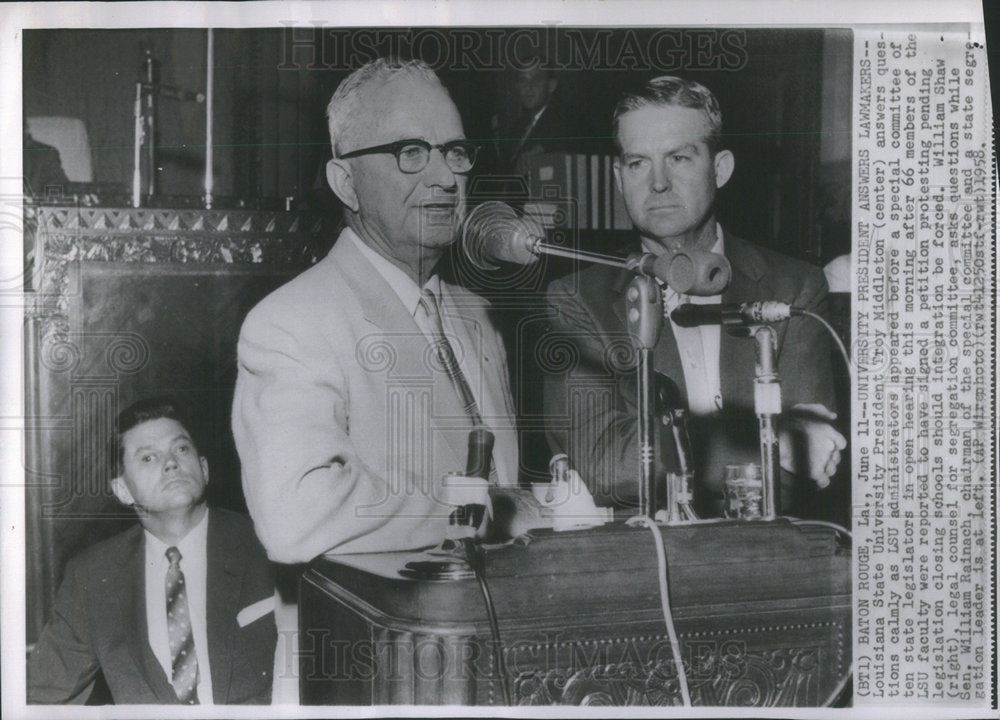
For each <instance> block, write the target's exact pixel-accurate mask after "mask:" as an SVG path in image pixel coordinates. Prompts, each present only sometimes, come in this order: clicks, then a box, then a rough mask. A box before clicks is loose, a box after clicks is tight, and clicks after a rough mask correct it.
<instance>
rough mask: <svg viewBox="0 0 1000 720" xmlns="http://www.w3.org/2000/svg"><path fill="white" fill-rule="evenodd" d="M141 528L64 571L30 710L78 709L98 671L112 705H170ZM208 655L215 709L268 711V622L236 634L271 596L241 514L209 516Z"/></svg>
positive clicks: (34, 664)
mask: <svg viewBox="0 0 1000 720" xmlns="http://www.w3.org/2000/svg"><path fill="white" fill-rule="evenodd" d="M144 563H145V543H144V534H143V529H142V526H140V525H136V526H135V527H132V528H129V529H128V530H126V531H125V532H123V533H120V534H119V535H116V536H114V537H112V538H109V539H108V540H105V541H103V542H100V543H98V544H96V545H94V546H93V547H90V548H88V549H87V550H84V551H83V552H82V553H80V554H79V555H77V556H76V557H74V558H73V559H71V560H70V561H69V563H67V565H66V572H65V575H64V577H63V582H62V585H61V586H60V587H59V592H58V594H57V595H56V602H55V606H54V608H53V611H52V618H51V619H50V620H49V622H48V624H47V625H46V626H45V628H44V629H43V630H42V634H41V636H40V637H39V640H38V643H37V644H36V646H35V650H34V652H33V653H32V655H31V659H30V662H29V667H28V702H29V703H49V704H52V703H68V702H71V703H83V702H86V700H87V698H88V696H89V695H90V691H91V689H92V688H93V686H94V683H95V679H96V677H97V673H98V671H100V672H102V673H103V675H104V679H105V681H106V682H107V685H108V687H109V688H110V690H111V695H112V697H113V698H114V702H115V703H116V704H126V703H142V704H176V703H178V700H177V695H176V694H175V693H174V689H173V687H172V686H171V685H170V680H169V678H168V677H167V675H166V673H164V671H163V667H162V666H161V665H160V663H159V662H158V661H157V659H156V656H155V655H154V654H153V651H152V649H151V648H150V647H149V640H148V634H147V628H148V626H147V623H146V586H145V572H144ZM207 579H208V582H207V588H208V605H207V608H206V613H207V619H206V623H207V634H208V655H209V662H210V663H211V666H212V695H213V697H214V701H215V702H216V703H270V701H271V675H272V672H273V668H274V648H275V643H276V642H277V634H276V630H275V624H274V613H273V611H272V612H267V613H264V614H263V615H261V616H259V617H256V618H254V619H252V620H250V621H248V622H246V623H245V626H244V627H239V625H240V623H239V622H238V621H237V615H238V614H239V612H240V611H241V610H243V609H244V608H247V607H249V606H251V605H254V603H258V602H260V601H262V600H267V599H268V598H273V596H274V577H273V571H272V568H271V564H270V563H269V562H268V561H267V558H266V556H265V555H264V551H263V548H261V546H260V543H259V542H258V541H257V538H256V536H255V535H254V532H253V527H252V525H251V524H250V522H249V520H247V519H246V518H245V517H243V516H242V515H238V514H236V513H231V512H227V511H225V510H216V509H211V510H209V516H208V578H207Z"/></svg>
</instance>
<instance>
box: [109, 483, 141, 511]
mask: <svg viewBox="0 0 1000 720" xmlns="http://www.w3.org/2000/svg"><path fill="white" fill-rule="evenodd" d="M111 492H113V493H114V494H115V497H116V498H118V502H120V503H121V504H122V505H125V506H127V507H132V506H133V505H134V504H135V498H133V497H132V493H131V492H129V489H128V486H127V485H126V484H125V479H124V478H123V477H122V476H121V475H119V476H118V477H116V478H112V480H111Z"/></svg>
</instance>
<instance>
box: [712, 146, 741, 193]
mask: <svg viewBox="0 0 1000 720" xmlns="http://www.w3.org/2000/svg"><path fill="white" fill-rule="evenodd" d="M735 168H736V158H735V157H734V156H733V154H732V153H731V152H730V151H729V150H719V152H717V153H715V187H716V188H721V187H722V186H723V185H725V184H726V183H727V182H729V178H731V177H732V176H733V170H734V169H735Z"/></svg>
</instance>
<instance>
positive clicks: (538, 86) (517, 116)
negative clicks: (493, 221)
mask: <svg viewBox="0 0 1000 720" xmlns="http://www.w3.org/2000/svg"><path fill="white" fill-rule="evenodd" d="M511 77H512V83H511V87H512V94H513V96H514V97H515V98H516V100H517V108H516V112H506V113H505V112H501V113H498V114H497V115H494V116H493V118H492V120H491V124H492V126H493V134H494V137H495V142H496V152H497V158H498V167H497V169H498V170H499V171H500V172H504V173H515V174H519V175H523V174H525V173H526V172H527V170H528V164H527V163H528V161H529V160H530V158H531V157H533V156H535V155H541V154H542V153H551V152H573V151H576V152H582V151H583V149H582V148H581V147H580V141H579V140H577V139H576V138H575V137H574V136H575V135H576V132H575V130H574V124H573V118H572V116H571V114H570V112H568V109H567V108H566V107H564V105H563V104H561V103H560V102H559V101H558V98H557V96H556V89H557V88H558V86H559V80H558V78H557V77H556V75H555V73H554V71H552V70H550V69H548V68H547V67H546V64H545V59H544V58H543V57H541V56H532V57H529V58H526V59H523V60H522V61H521V62H520V63H519V66H518V67H517V68H515V69H513V70H512V71H511Z"/></svg>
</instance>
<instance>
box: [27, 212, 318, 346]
mask: <svg viewBox="0 0 1000 720" xmlns="http://www.w3.org/2000/svg"><path fill="white" fill-rule="evenodd" d="M25 216H26V222H25V232H26V233H27V234H28V235H29V238H28V240H29V242H31V244H32V245H33V247H34V253H33V262H34V263H35V265H36V267H35V268H34V271H33V273H32V275H33V282H32V283H31V287H32V289H33V290H34V292H29V293H27V304H26V308H25V315H26V317H28V318H34V319H37V320H38V321H39V323H40V332H39V338H40V341H41V345H42V356H43V357H46V356H58V355H59V354H60V353H63V352H64V350H63V348H64V347H65V346H66V344H67V342H68V337H69V334H70V327H69V320H68V315H69V304H70V297H69V284H70V268H71V266H72V264H73V263H79V262H98V263H100V262H114V263H139V264H157V263H172V264H174V263H179V264H191V265H206V266H216V265H218V266H231V267H238V266H244V267H248V268H252V267H254V266H265V265H269V266H272V267H291V268H295V267H302V268H304V267H308V266H309V265H312V264H314V263H315V262H317V260H319V259H320V258H321V257H323V256H324V255H325V254H326V252H327V251H328V250H329V248H330V246H331V244H332V243H333V240H334V233H335V231H336V228H335V227H334V224H333V223H332V222H330V220H329V219H327V218H325V217H323V216H320V215H313V214H301V213H291V212H272V211H251V210H159V209H145V208H107V207H66V206H26V207H25ZM32 235H33V238H32V237H31V236H32Z"/></svg>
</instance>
